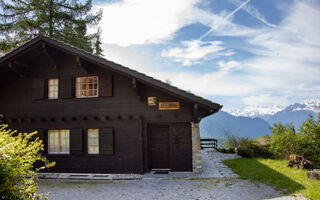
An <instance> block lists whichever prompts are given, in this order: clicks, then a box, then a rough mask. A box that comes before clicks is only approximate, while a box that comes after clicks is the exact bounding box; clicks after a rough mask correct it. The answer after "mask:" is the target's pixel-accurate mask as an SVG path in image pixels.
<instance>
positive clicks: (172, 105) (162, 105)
mask: <svg viewBox="0 0 320 200" xmlns="http://www.w3.org/2000/svg"><path fill="white" fill-rule="evenodd" d="M179 109H180V103H179V102H159V110H179Z"/></svg>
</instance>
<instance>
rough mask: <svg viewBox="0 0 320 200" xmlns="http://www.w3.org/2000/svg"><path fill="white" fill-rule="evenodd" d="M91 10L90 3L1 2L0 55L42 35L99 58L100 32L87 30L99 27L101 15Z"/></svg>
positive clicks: (52, 0)
mask: <svg viewBox="0 0 320 200" xmlns="http://www.w3.org/2000/svg"><path fill="white" fill-rule="evenodd" d="M91 8H92V1H91V0H87V1H85V2H83V3H79V2H78V1H77V0H10V1H6V0H0V52H3V53H4V52H8V51H10V50H12V49H13V48H15V47H17V46H18V45H20V44H22V43H24V42H26V41H27V40H30V39H32V38H34V37H36V36H37V35H39V34H43V35H47V36H49V37H52V38H55V39H58V40H61V41H64V42H66V43H69V44H71V45H73V46H76V47H78V48H81V49H84V50H86V51H89V52H92V53H95V54H97V55H101V53H102V49H101V41H100V34H101V31H100V29H99V28H98V29H97V31H96V32H95V33H88V29H89V28H95V27H97V26H98V23H99V21H100V19H101V16H102V11H101V10H99V11H98V12H97V13H95V14H93V13H92V12H91Z"/></svg>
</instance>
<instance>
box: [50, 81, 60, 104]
mask: <svg viewBox="0 0 320 200" xmlns="http://www.w3.org/2000/svg"><path fill="white" fill-rule="evenodd" d="M58 94H59V79H57V78H52V79H49V80H48V99H58Z"/></svg>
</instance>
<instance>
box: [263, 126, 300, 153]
mask: <svg viewBox="0 0 320 200" xmlns="http://www.w3.org/2000/svg"><path fill="white" fill-rule="evenodd" d="M271 130H272V136H271V138H270V140H268V145H269V148H270V151H271V153H272V154H273V156H274V157H275V158H288V157H289V156H290V155H291V154H292V153H298V152H297V147H298V143H297V138H296V132H295V130H294V127H293V125H292V124H288V125H282V124H281V123H278V124H274V126H273V127H272V128H271Z"/></svg>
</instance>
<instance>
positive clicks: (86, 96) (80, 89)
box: [75, 76, 99, 98]
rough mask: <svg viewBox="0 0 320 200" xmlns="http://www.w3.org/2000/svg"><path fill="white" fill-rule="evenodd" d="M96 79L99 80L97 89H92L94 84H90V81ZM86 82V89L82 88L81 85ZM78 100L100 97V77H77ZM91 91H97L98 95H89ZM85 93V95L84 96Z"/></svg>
mask: <svg viewBox="0 0 320 200" xmlns="http://www.w3.org/2000/svg"><path fill="white" fill-rule="evenodd" d="M91 78H96V80H97V88H93V89H90V84H92V85H93V87H94V83H89V79H91ZM81 80H85V88H82V85H81V83H82V82H83V81H81ZM75 81H76V91H75V93H76V98H91V97H99V77H98V76H82V77H76V80H75ZM90 90H92V91H93V93H94V90H96V94H93V95H89V93H90ZM83 92H84V94H82V93H83Z"/></svg>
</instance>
